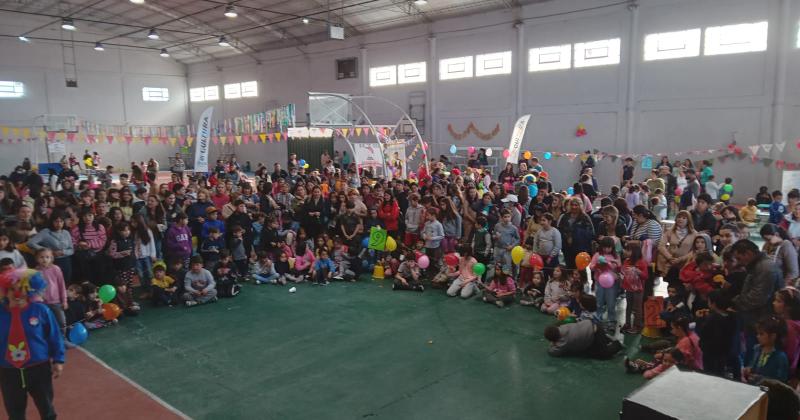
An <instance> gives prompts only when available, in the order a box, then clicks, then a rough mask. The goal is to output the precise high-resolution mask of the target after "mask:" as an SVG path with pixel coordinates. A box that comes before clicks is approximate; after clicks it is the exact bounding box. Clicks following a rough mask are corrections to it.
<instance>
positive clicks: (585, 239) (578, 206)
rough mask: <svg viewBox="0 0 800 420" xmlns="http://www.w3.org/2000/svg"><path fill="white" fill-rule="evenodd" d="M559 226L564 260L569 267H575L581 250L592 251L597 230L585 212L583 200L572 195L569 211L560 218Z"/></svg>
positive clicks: (569, 200) (568, 204)
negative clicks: (576, 257) (595, 230)
mask: <svg viewBox="0 0 800 420" xmlns="http://www.w3.org/2000/svg"><path fill="white" fill-rule="evenodd" d="M557 227H558V230H559V232H561V244H562V245H561V249H562V250H563V252H564V262H565V263H566V264H567V267H569V268H575V256H577V255H578V254H580V253H581V252H588V253H591V252H592V241H594V237H595V232H594V226H593V225H592V220H591V219H589V216H587V215H586V213H584V212H583V201H582V200H581V199H580V198H577V197H572V198H570V199H568V200H567V212H566V213H564V214H562V215H561V217H560V218H559V219H558V223H557Z"/></svg>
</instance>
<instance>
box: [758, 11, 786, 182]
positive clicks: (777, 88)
mask: <svg viewBox="0 0 800 420" xmlns="http://www.w3.org/2000/svg"><path fill="white" fill-rule="evenodd" d="M790 13H791V1H790V0H781V1H780V11H779V12H778V16H779V18H778V24H777V27H776V30H775V32H776V33H777V36H775V37H773V38H772V39H777V40H778V41H777V45H776V48H775V85H774V91H773V96H772V98H773V99H772V130H771V136H770V143H772V144H775V143H781V142H784V141H786V140H784V138H783V111H784V107H785V105H786V71H787V68H786V66H787V57H788V56H789V54H790V53H791V51H790V49H791V47H790V46H789V40H790V39H792V35H791V33H790V32H791V29H790V28H791V27H792V26H793V25H792V22H791V17H790ZM758 140H759V141H758V143H760V142H761V140H762V139H758ZM789 147H791V145H789ZM773 149H775V148H774V147H773ZM772 153H775V154H776V155H777V156H776V155H772ZM770 154H771V155H770V157H771V158H775V157H777V158H778V159H780V152H778V151H777V149H775V151H774V152H772V151H771V152H770ZM781 172H782V171H781V170H777V169H776V168H775V167H774V166H772V165H770V167H769V175H768V177H769V185H781V182H782V178H783V176H782V174H781Z"/></svg>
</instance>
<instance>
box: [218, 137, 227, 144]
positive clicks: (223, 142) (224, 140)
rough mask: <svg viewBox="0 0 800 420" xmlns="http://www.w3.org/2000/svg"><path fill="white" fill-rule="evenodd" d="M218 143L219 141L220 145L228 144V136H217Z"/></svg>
mask: <svg viewBox="0 0 800 420" xmlns="http://www.w3.org/2000/svg"><path fill="white" fill-rule="evenodd" d="M219 141H221V142H222V144H228V136H219Z"/></svg>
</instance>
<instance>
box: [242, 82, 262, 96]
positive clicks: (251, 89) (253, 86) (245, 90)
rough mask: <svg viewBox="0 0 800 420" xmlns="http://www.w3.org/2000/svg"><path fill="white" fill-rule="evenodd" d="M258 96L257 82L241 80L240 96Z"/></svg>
mask: <svg viewBox="0 0 800 420" xmlns="http://www.w3.org/2000/svg"><path fill="white" fill-rule="evenodd" d="M257 96H258V82H257V81H255V80H253V81H251V82H242V98H255V97H257Z"/></svg>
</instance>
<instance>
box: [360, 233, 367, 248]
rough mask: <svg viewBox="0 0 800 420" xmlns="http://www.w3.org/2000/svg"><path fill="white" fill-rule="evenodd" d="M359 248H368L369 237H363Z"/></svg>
mask: <svg viewBox="0 0 800 420" xmlns="http://www.w3.org/2000/svg"><path fill="white" fill-rule="evenodd" d="M361 246H362V247H364V248H366V247H368V246H369V236H367V237H365V238H364V239H363V240H362V241H361Z"/></svg>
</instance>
